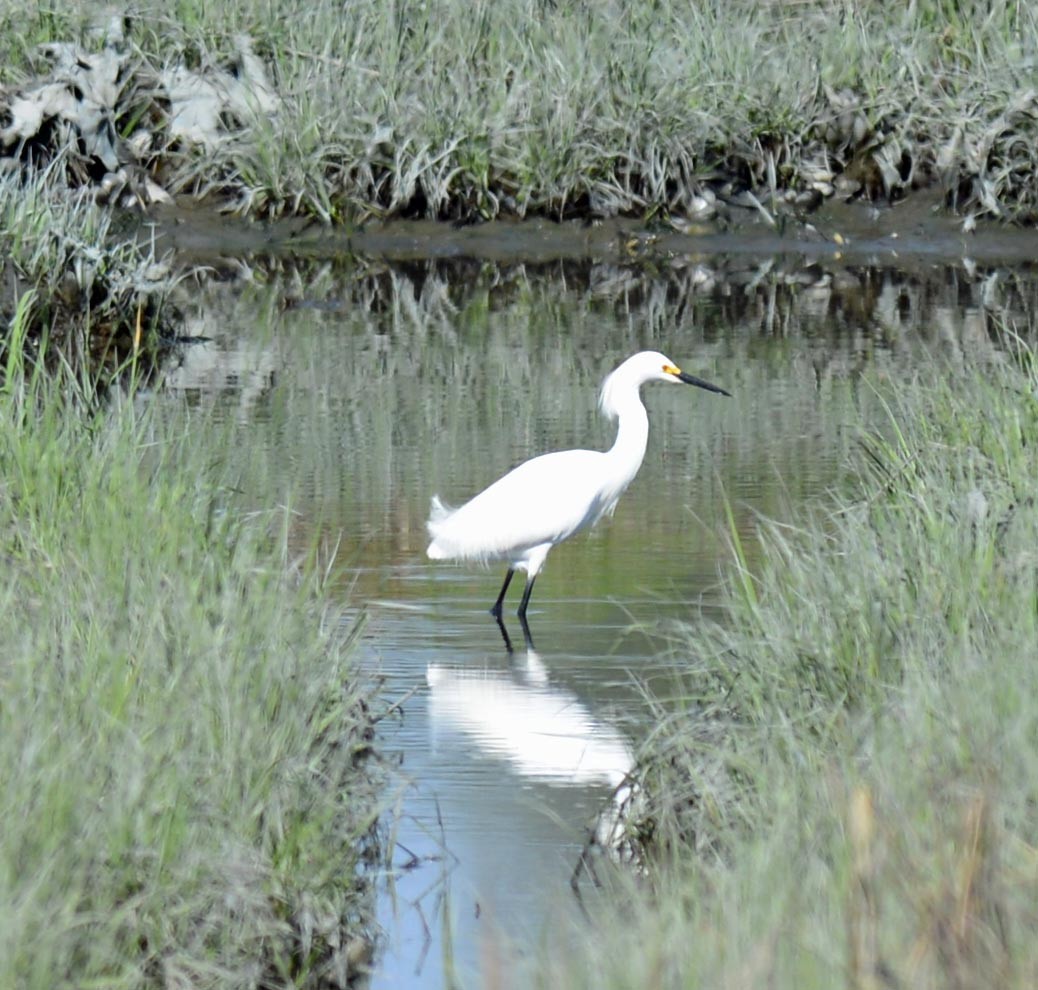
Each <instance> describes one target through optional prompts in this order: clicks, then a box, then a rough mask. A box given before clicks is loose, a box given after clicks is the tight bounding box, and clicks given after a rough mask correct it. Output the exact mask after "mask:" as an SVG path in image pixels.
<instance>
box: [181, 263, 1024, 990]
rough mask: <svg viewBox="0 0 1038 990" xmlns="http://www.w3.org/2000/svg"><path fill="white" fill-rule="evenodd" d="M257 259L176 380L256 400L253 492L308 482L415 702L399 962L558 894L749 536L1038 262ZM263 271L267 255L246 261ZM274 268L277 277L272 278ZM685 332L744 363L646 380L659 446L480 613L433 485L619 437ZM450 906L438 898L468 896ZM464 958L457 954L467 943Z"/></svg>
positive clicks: (341, 560) (962, 356)
mask: <svg viewBox="0 0 1038 990" xmlns="http://www.w3.org/2000/svg"><path fill="white" fill-rule="evenodd" d="M279 264H280V265H281V266H282V267H280V268H273V269H271V268H269V267H263V268H261V269H249V268H237V269H234V271H235V272H237V274H236V275H235V276H234V277H228V278H226V279H225V280H224V281H223V282H220V283H209V284H206V285H204V286H200V287H199V288H198V290H197V291H196V292H194V293H192V294H191V295H190V296H189V297H187V298H186V299H185V302H184V304H183V305H184V308H185V311H186V312H187V314H188V316H189V317H190V320H191V325H190V326H189V327H188V328H187V332H188V333H192V334H198V335H204V336H209V337H211V338H212V341H211V342H210V343H208V344H205V345H201V346H198V347H193V348H191V349H189V350H188V351H186V352H185V355H184V360H183V364H182V366H181V367H180V368H179V369H178V370H177V371H176V372H174V373H173V374H172V375H171V376H170V380H169V385H170V389H169V392H168V394H169V396H170V397H171V401H184V400H186V401H188V402H189V403H191V404H192V405H194V406H197V407H198V408H199V410H200V412H199V422H200V424H206V423H208V422H209V417H210V416H213V415H215V417H216V418H217V419H219V418H221V417H234V418H236V419H241V420H244V421H246V422H248V423H249V425H250V436H252V437H253V438H254V442H253V443H252V444H251V445H250V446H249V448H248V449H242V450H241V453H240V456H241V458H242V477H243V488H244V490H245V491H246V493H247V494H246V497H247V499H248V501H249V502H250V503H251V504H252V505H253V506H254V507H255V508H256V509H257V510H258V511H269V510H270V509H271V508H273V507H274V506H276V505H279V504H287V505H288V506H289V508H290V509H291V514H290V516H289V517H288V518H289V519H290V527H291V539H292V541H293V545H294V546H297V547H298V548H299V550H300V553H304V552H306V550H307V549H308V548H309V547H311V546H312V545H313V543H314V541H315V539H320V540H321V541H322V542H323V545H324V547H325V557H326V558H327V559H328V560H329V563H330V566H333V567H335V568H338V569H339V570H338V573H339V574H340V577H339V578H338V579H337V583H336V585H335V587H336V588H337V589H338V591H339V593H340V594H341V596H342V599H343V601H348V602H349V604H350V608H351V610H352V612H351V615H353V616H354V618H356V616H357V615H358V614H359V612H361V611H362V612H363V614H364V616H365V625H364V626H363V633H362V636H361V640H360V644H361V645H360V649H361V658H362V662H363V663H364V665H365V667H366V668H367V669H368V670H370V671H373V672H378V673H379V674H380V675H381V676H383V677H384V678H385V695H386V698H387V699H388V700H389V701H397V702H399V709H398V711H397V712H396V713H395V714H394V715H393V716H391V717H389V718H387V719H386V720H385V721H384V722H383V723H382V726H381V742H382V745H383V747H384V748H386V749H387V750H388V751H391V752H393V753H395V754H397V755H398V759H399V766H398V770H397V772H396V773H395V775H394V780H393V784H392V787H393V790H392V793H391V794H390V795H389V796H388V800H390V801H391V803H392V812H391V813H389V814H387V817H386V829H387V835H388V836H389V838H390V840H391V843H392V847H391V850H390V853H391V861H392V869H391V870H390V871H389V875H388V877H387V881H386V885H385V893H384V896H382V897H381V899H380V919H379V920H380V923H381V925H382V927H383V929H384V931H385V937H384V939H383V942H382V946H381V949H382V951H381V953H380V957H379V963H378V969H377V971H376V973H375V975H374V978H373V980H372V983H373V985H374V986H375V987H380V988H382V987H384V988H389V987H410V986H413V987H418V986H421V987H439V986H446V985H448V984H449V982H450V974H451V968H450V967H451V965H453V966H454V967H456V968H457V971H458V972H459V973H460V974H461V976H462V978H463V979H464V978H465V977H466V976H467V975H468V976H473V975H475V977H476V979H475V980H474V982H476V981H478V974H479V973H480V972H491V971H493V970H494V969H495V968H496V967H499V966H502V965H507V963H506V962H503V960H507V959H508V957H509V953H511V952H516V953H518V954H520V955H521V954H522V953H523V952H527V951H530V949H531V947H533V946H535V945H536V941H537V936H538V933H539V932H540V931H542V930H543V928H544V926H545V925H546V924H549V923H550V920H551V918H552V917H554V916H555V913H556V912H560V911H568V910H572V906H573V902H572V895H571V893H570V890H569V879H570V875H571V873H572V870H573V868H574V866H575V863H576V860H577V856H578V854H579V851H580V848H581V846H582V843H583V842H584V840H585V838H586V836H587V834H588V829H589V827H593V825H594V823H595V821H596V817H597V816H598V815H599V814H600V812H601V811H602V809H603V808H606V809H607V808H608V805H609V801H610V795H611V793H612V791H613V789H614V788H615V787H616V785H617V784H618V783H619V782H620V781H621V780H622V777H623V774H624V772H625V770H626V769H627V768H628V766H629V765H630V762H631V760H632V759H633V753H634V751H635V749H636V748H637V746H638V744H639V741H640V740H641V739H642V738H643V737H644V735H645V733H646V731H647V730H648V729H649V728H650V727H651V722H652V719H653V715H652V711H653V707H652V704H651V702H650V699H661V700H662V702H663V703H664V704H665V702H666V698H667V696H668V695H670V694H672V693H673V692H674V691H677V690H680V671H681V666H682V657H683V655H687V652H688V650H689V649H690V648H692V643H693V642H694V637H695V629H696V625H697V623H700V622H703V621H709V620H711V619H716V618H718V617H719V613H718V606H719V601H720V598H719V587H720V584H721V582H722V580H723V574H724V570H725V567H726V565H727V564H728V562H729V560H730V557H731V552H730V539H729V536H728V523H727V517H726V510H725V504H726V502H727V504H728V505H729V506H730V508H731V513H732V519H733V520H734V524H735V526H736V529H737V531H738V534H739V538H740V541H741V543H742V545H743V548H744V550H745V552H746V554H747V557H748V560H749V563H750V564H751V566H752V563H753V560H754V559H755V554H756V543H755V536H754V534H755V529H756V523H757V520H758V518H759V516H760V515H766V516H769V517H772V518H779V519H785V520H790V521H795V520H796V518H797V517H798V514H802V513H803V512H804V511H806V508H807V507H808V506H809V505H814V504H818V503H820V502H824V499H825V494H826V492H827V491H828V490H829V489H831V488H832V487H834V486H838V485H840V484H842V483H843V482H844V481H845V479H846V476H847V473H848V471H849V470H850V469H851V468H852V467H853V465H854V464H855V463H856V457H857V443H858V437H859V436H860V433H861V431H862V429H864V428H868V427H870V426H871V427H877V428H880V429H882V428H884V423H885V414H884V406H883V401H882V399H881V395H882V394H883V393H884V392H885V391H887V390H890V389H892V388H898V387H900V388H910V387H912V381H913V379H914V378H915V377H916V376H920V375H931V374H935V373H951V372H952V371H953V370H954V369H955V368H956V367H958V366H961V365H963V364H973V363H978V362H979V363H981V364H983V362H985V361H990V360H1001V359H1002V358H1001V351H1000V349H999V340H1000V329H999V328H1000V327H1002V326H1004V325H1012V326H1015V327H1016V328H1017V329H1018V330H1025V331H1026V327H1028V326H1030V325H1031V323H1030V320H1031V316H1030V314H1031V307H1032V300H1033V297H1034V285H1033V281H1032V280H1031V279H1030V278H1029V277H1028V276H1026V275H1024V274H1022V273H1016V274H1010V273H1003V272H999V271H993V270H988V271H978V270H977V269H976V266H971V265H962V266H958V267H954V268H942V269H935V270H934V271H933V272H931V273H928V274H925V275H920V274H918V273H917V274H915V275H912V276H908V275H904V274H901V273H897V272H894V271H889V270H879V269H873V268H866V267H858V268H853V269H851V268H832V269H826V268H824V267H820V266H819V265H818V264H817V263H814V262H812V263H807V262H802V263H801V262H798V261H797V260H796V259H783V260H766V261H754V262H752V263H747V262H746V261H745V260H742V261H739V262H726V261H725V260H724V259H709V260H707V259H684V260H683V261H682V263H681V264H674V265H671V266H668V267H667V268H666V269H664V270H654V271H651V272H646V271H644V270H639V269H634V268H625V267H622V266H615V265H592V264H590V263H573V264H556V265H552V266H543V267H537V268H534V267H529V266H522V265H513V266H511V267H509V268H498V267H495V266H492V265H484V264H474V263H469V264H466V263H458V264H451V265H445V264H442V263H439V264H435V263H428V264H417V263H416V264H413V265H410V266H407V267H391V266H388V265H374V264H371V263H367V264H365V265H360V264H357V263H350V264H347V263H341V264H340V263H331V262H329V263H326V264H324V265H323V266H318V265H314V264H311V265H309V266H306V267H297V266H295V265H292V264H288V263H284V262H282V263H279ZM242 273H244V274H245V276H246V277H245V278H242V277H241V275H242ZM257 276H262V277H257ZM647 347H652V348H655V349H660V350H663V351H664V352H665V353H667V354H668V355H669V356H670V357H671V358H672V359H673V360H674V361H675V362H677V363H678V364H679V365H680V366H682V367H683V368H685V369H686V370H688V371H691V372H693V373H695V374H698V375H701V376H702V377H705V378H707V379H709V380H711V381H714V382H716V383H717V384H719V385H721V386H723V387H725V388H728V389H729V390H730V391H731V392H732V393H733V397H732V398H730V399H728V398H724V397H721V396H716V395H712V394H709V393H706V392H702V391H699V390H696V389H684V388H671V387H667V386H658V387H652V386H650V387H647V388H646V390H645V399H646V404H647V405H648V407H649V413H650V423H651V426H650V439H649V450H648V454H647V456H646V460H645V463H644V465H643V467H642V470H641V473H640V474H639V476H638V478H637V479H636V480H635V482H634V483H633V484H632V486H631V488H630V489H629V490H628V492H627V494H626V495H625V496H624V498H623V499H622V500H621V502H620V505H619V507H618V509H617V511H616V515H615V517H614V518H613V519H611V520H608V521H606V522H605V523H603V524H602V525H601V526H600V527H599V528H598V529H597V530H595V531H594V532H593V533H591V534H589V535H580V536H577V537H576V538H574V539H573V540H572V541H570V542H569V543H568V544H566V545H564V546H562V547H559V548H557V549H556V550H555V551H553V553H552V554H551V555H550V557H549V559H548V563H547V566H546V569H545V571H544V572H543V574H542V576H541V577H540V578H539V579H538V583H537V587H536V590H535V593H534V597H533V602H532V605H531V610H530V616H529V619H530V627H531V631H532V634H533V640H534V642H535V644H536V646H535V648H534V649H528V648H527V647H526V646H525V645H524V642H523V636H522V631H521V629H520V627H519V625H518V623H517V622H516V620H515V618H514V615H513V613H514V609H515V607H516V604H517V602H518V597H519V594H520V585H521V580H519V579H517V581H516V582H515V583H514V586H513V588H512V589H511V590H512V594H511V595H510V598H509V602H508V613H507V614H506V619H507V631H508V635H510V637H511V641H512V642H511V645H512V647H513V650H511V651H510V650H509V649H508V645H507V644H506V641H505V638H503V636H502V634H501V632H500V631H499V630H498V628H497V626H496V625H495V623H494V622H493V620H492V619H491V618H490V616H489V615H488V614H487V611H486V610H487V608H488V607H489V605H490V603H491V602H492V601H493V600H494V597H495V596H496V594H497V590H498V587H499V585H500V581H501V578H502V571H503V568H495V569H493V570H480V569H478V568H477V569H462V568H457V567H453V566H450V565H443V564H432V563H430V562H428V561H426V560H425V558H424V547H425V544H426V542H427V540H426V535H425V528H424V523H425V518H426V515H427V511H428V501H429V497H430V496H431V495H432V494H433V493H439V494H441V495H442V496H443V497H444V499H445V500H446V501H448V502H455V503H460V502H461V501H463V500H464V499H465V498H467V497H468V496H470V495H471V494H473V493H475V492H476V491H478V490H479V489H480V488H481V487H483V486H484V485H485V484H487V483H488V482H489V481H491V480H493V479H494V478H496V477H498V476H499V475H500V474H501V473H503V472H504V471H505V470H507V469H508V468H509V467H511V466H513V465H514V464H516V463H518V462H519V461H521V460H523V459H525V458H527V457H529V456H532V455H534V454H537V453H542V452H545V451H547V450H551V449H562V448H565V447H571V446H594V447H603V446H606V445H608V444H609V443H610V442H611V439H612V434H611V430H610V428H609V426H608V425H607V424H605V423H604V422H602V421H601V420H600V418H599V416H598V414H597V411H596V406H595V402H596V391H597V386H598V383H599V381H600V379H601V377H602V376H603V375H604V374H605V373H606V372H608V371H609V370H610V369H611V368H612V367H613V366H615V364H617V363H618V362H619V361H620V360H622V359H623V358H624V357H626V356H627V355H628V354H630V353H632V352H634V351H636V350H639V349H643V348H647ZM445 922H446V923H445ZM445 959H449V960H450V964H448V963H446V962H445Z"/></svg>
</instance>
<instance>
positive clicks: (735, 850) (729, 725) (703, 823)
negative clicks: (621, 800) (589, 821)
mask: <svg viewBox="0 0 1038 990" xmlns="http://www.w3.org/2000/svg"><path fill="white" fill-rule="evenodd" d="M1012 350H1014V348H1013V347H1011V348H1010V351H1012ZM889 402H890V419H889V424H888V426H887V427H886V428H885V429H883V430H880V431H878V432H877V433H875V434H872V435H869V436H867V437H866V438H864V440H863V444H862V458H861V463H862V471H861V476H860V481H859V484H858V488H857V491H856V493H854V495H853V497H850V498H844V499H841V500H839V502H838V504H837V505H836V506H835V507H834V508H832V509H830V510H826V511H823V510H819V511H818V513H817V514H816V515H815V516H814V517H813V518H809V519H807V520H805V521H803V522H802V524H801V526H800V527H799V528H794V527H792V526H779V525H773V524H768V523H764V524H763V525H762V529H763V555H762V558H761V564H760V566H759V567H757V568H755V570H754V571H753V572H752V573H750V572H748V571H747V570H746V569H745V568H744V567H743V566H742V565H741V563H740V561H739V554H738V553H735V554H734V555H733V561H734V562H733V564H732V569H731V573H730V577H729V583H728V591H727V603H728V617H727V621H725V622H724V623H721V624H717V623H712V622H708V621H703V622H695V623H691V624H689V625H688V627H687V628H686V629H685V630H684V634H683V636H684V640H683V646H682V647H681V650H682V652H683V653H684V654H686V655H687V658H688V661H687V662H688V671H687V673H688V676H687V683H688V685H689V691H688V693H687V695H686V697H685V699H684V704H683V705H682V706H680V707H681V710H680V711H677V712H674V713H671V714H670V715H669V716H666V717H665V718H664V719H663V721H662V722H661V724H660V726H659V727H658V729H657V731H656V732H655V734H654V735H653V737H652V738H651V739H650V740H649V742H648V744H647V745H646V747H645V750H644V752H643V753H642V756H641V761H640V768H639V771H638V773H637V775H636V778H637V787H638V790H637V791H636V795H635V797H634V798H633V799H632V810H633V818H632V819H631V822H630V836H631V839H632V841H633V842H634V843H635V845H636V847H637V849H638V851H639V852H640V853H641V854H642V856H643V857H644V860H643V861H644V862H645V863H646V864H647V865H646V878H647V880H648V883H646V884H645V885H641V886H639V885H636V884H635V883H633V882H632V881H630V879H629V878H623V877H620V878H617V877H614V878H612V880H611V881H610V882H611V884H615V886H611V887H610V890H609V895H610V897H609V898H608V899H621V900H622V901H623V903H622V906H620V907H619V908H615V907H602V906H601V905H599V909H597V910H598V915H597V918H596V920H597V921H598V923H599V925H600V926H601V927H600V928H599V929H598V932H597V934H592V933H590V932H588V931H584V932H583V933H580V934H577V935H573V933H572V932H571V933H569V936H568V937H570V938H571V941H567V942H566V944H565V946H562V945H561V944H556V945H555V946H554V948H553V950H551V951H548V952H546V953H545V954H544V956H543V957H542V959H541V960H540V962H539V964H538V965H537V966H535V967H534V968H535V970H536V972H537V978H536V980H535V985H539V986H545V987H547V986H572V987H581V986H588V987H591V986H593V987H631V986H659V985H665V986H764V985H767V986H778V987H800V988H803V987H819V988H821V987H832V986H850V987H855V988H866V987H868V988H872V987H885V986H912V987H935V988H936V987H976V986H999V987H1019V988H1024V987H1030V986H1034V985H1035V983H1036V981H1038V946H1036V943H1035V940H1034V937H1033V933H1034V931H1035V927H1036V925H1038V907H1036V905H1038V852H1036V845H1038V842H1036V831H1035V820H1034V807H1035V804H1036V802H1038V693H1036V692H1035V691H1034V672H1035V670H1036V669H1038V484H1036V479H1038V445H1036V444H1035V437H1036V436H1038V363H1036V361H1035V357H1034V354H1033V352H1031V351H1030V350H1028V349H1026V348H1025V347H1023V345H1020V346H1019V347H1018V348H1016V353H1007V354H1005V356H1004V360H1002V361H996V362H994V363H991V364H986V365H983V366H981V365H974V366H969V367H965V368H962V369H959V370H954V369H949V368H942V369H940V370H939V371H938V372H936V373H935V374H932V375H927V376H926V377H925V378H923V377H921V378H920V379H919V380H917V381H915V382H912V383H909V384H906V385H903V386H902V387H901V388H900V390H899V392H898V393H897V394H896V395H894V396H890V397H889ZM574 946H576V947H577V950H576V951H574Z"/></svg>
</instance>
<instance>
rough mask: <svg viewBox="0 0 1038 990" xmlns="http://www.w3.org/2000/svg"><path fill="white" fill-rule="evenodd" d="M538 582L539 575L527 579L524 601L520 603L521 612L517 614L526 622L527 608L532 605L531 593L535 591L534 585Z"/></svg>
mask: <svg viewBox="0 0 1038 990" xmlns="http://www.w3.org/2000/svg"><path fill="white" fill-rule="evenodd" d="M536 580H537V575H536V574H535V575H534V576H533V577H532V578H528V579H527V581H526V587H525V588H523V600H522V601H521V602H520V603H519V611H518V612H517V613H516V614H517V615H518V616H519V618H520V619H523V620H524V621H525V619H526V606H527V605H529V604H530V592H531V591H533V583H534V581H536Z"/></svg>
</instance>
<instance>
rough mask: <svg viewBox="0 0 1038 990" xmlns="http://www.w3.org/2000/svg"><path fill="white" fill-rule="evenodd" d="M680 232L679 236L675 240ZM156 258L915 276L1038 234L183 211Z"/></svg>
mask: <svg viewBox="0 0 1038 990" xmlns="http://www.w3.org/2000/svg"><path fill="white" fill-rule="evenodd" d="M679 227H680V229H678V228H679ZM145 231H146V233H147V236H148V237H149V238H150V237H151V236H152V235H153V234H154V235H157V241H156V243H157V245H158V246H159V247H160V248H163V249H164V248H169V249H171V250H173V251H174V252H175V253H176V255H177V256H178V258H179V259H180V260H181V261H182V262H185V263H191V262H199V263H205V262H207V261H211V260H212V259H214V258H219V257H225V256H248V255H252V256H256V255H263V254H271V255H278V256H284V255H293V254H298V255H300V256H304V257H336V256H356V257H358V258H366V259H369V260H375V259H382V260H384V261H387V262H410V261H419V260H423V259H451V258H457V259H472V260H476V261H485V262H493V263H498V264H515V263H521V262H529V263H533V264H537V263H543V262H549V261H565V260H581V259H586V260H593V261H610V262H615V263H631V264H647V265H652V264H658V263H666V262H669V261H680V260H682V259H685V260H698V259H709V258H710V257H712V256H718V255H725V256H741V257H745V258H747V259H750V258H757V259H764V258H769V257H781V256H799V257H802V258H804V259H806V260H809V261H815V262H826V263H830V264H835V265H839V264H840V263H841V262H842V263H845V264H868V265H880V266H893V267H899V268H903V269H914V268H916V267H919V266H924V267H925V266H930V265H935V264H938V265H949V264H962V263H964V264H967V265H969V264H970V263H976V264H986V265H1008V266H1017V265H1027V264H1030V263H1031V262H1032V261H1034V260H1035V259H1038V231H1036V230H1034V229H1032V228H1025V227H1012V226H1007V225H1005V224H1000V223H996V222H993V221H980V222H978V223H977V224H976V225H975V227H974V228H973V229H972V230H970V231H969V232H966V231H964V230H963V225H962V223H961V221H960V220H958V219H957V218H955V217H953V216H950V215H948V214H947V213H946V212H945V211H943V210H942V209H941V206H940V203H939V202H938V197H936V196H934V195H930V194H926V193H918V194H916V195H915V196H912V197H909V198H908V199H906V200H904V201H902V202H901V203H899V204H897V205H895V206H883V207H877V206H872V205H867V204H862V203H852V204H847V203H840V202H835V201H832V202H829V203H826V204H824V205H823V206H821V207H820V208H819V209H818V210H817V211H816V212H815V213H814V214H813V215H812V216H811V218H810V220H803V221H798V222H793V223H787V224H785V225H784V226H783V227H782V228H781V229H779V228H778V227H777V226H775V225H772V224H770V223H768V222H767V220H765V219H764V218H763V216H761V215H760V214H759V212H758V211H756V210H753V209H752V208H751V209H747V208H745V207H740V206H730V207H728V208H726V210H725V211H724V213H723V215H722V216H721V217H720V218H718V219H714V220H710V221H703V222H701V223H698V224H696V225H694V227H692V226H690V225H686V224H680V225H676V224H672V223H645V222H641V221H636V220H626V219H611V220H596V221H587V220H570V221H563V222H555V221H551V220H545V219H531V220H525V221H520V220H515V219H499V220H494V221H489V222H486V223H476V224H463V225H458V224H449V223H442V222H438V221H431V220H392V221H386V222H379V223H369V224H365V225H347V226H342V227H338V228H329V227H325V226H323V225H321V224H318V223H315V222H313V221H308V220H305V219H299V218H295V219H288V220H280V221H273V222H269V223H258V222H253V221H249V220H243V219H240V218H231V217H227V216H222V215H219V214H218V213H215V212H214V211H212V210H211V209H208V208H205V207H200V206H195V205H186V206H184V205H182V206H178V207H174V208H166V209H163V210H161V211H159V212H157V213H156V214H155V215H154V216H153V217H152V218H151V219H150V220H149V221H148V222H147V223H146V225H145Z"/></svg>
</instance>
